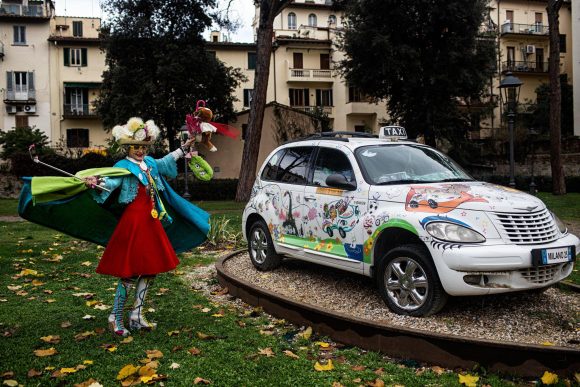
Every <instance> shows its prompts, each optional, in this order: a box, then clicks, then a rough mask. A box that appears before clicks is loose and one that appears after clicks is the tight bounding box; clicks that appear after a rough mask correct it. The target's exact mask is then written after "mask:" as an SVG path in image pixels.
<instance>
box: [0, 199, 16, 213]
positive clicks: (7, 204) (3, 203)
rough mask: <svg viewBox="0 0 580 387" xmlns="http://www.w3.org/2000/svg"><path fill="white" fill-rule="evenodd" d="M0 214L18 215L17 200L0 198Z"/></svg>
mask: <svg viewBox="0 0 580 387" xmlns="http://www.w3.org/2000/svg"><path fill="white" fill-rule="evenodd" d="M0 216H18V200H16V199H0Z"/></svg>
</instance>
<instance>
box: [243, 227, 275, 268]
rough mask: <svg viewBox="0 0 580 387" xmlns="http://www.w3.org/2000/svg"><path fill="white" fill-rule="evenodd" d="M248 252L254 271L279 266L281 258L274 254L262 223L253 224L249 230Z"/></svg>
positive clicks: (266, 229) (268, 232)
mask: <svg viewBox="0 0 580 387" xmlns="http://www.w3.org/2000/svg"><path fill="white" fill-rule="evenodd" d="M248 239H249V240H248V252H249V253H250V259H251V260H252V264H253V265H254V267H256V269H258V270H262V271H266V270H272V269H275V268H277V267H278V266H280V263H281V262H282V257H281V256H280V255H278V254H277V253H276V250H275V249H274V244H273V243H272V237H271V236H270V231H269V230H268V227H267V226H266V223H264V222H263V221H258V222H255V223H254V224H253V225H252V227H251V228H250V236H249V238H248Z"/></svg>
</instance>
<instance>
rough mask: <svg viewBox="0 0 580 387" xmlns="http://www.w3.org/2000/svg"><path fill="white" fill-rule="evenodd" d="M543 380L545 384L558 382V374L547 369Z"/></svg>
mask: <svg viewBox="0 0 580 387" xmlns="http://www.w3.org/2000/svg"><path fill="white" fill-rule="evenodd" d="M541 380H542V383H544V384H556V383H558V375H556V374H553V373H551V372H548V371H545V372H544V375H543V376H542V378H541Z"/></svg>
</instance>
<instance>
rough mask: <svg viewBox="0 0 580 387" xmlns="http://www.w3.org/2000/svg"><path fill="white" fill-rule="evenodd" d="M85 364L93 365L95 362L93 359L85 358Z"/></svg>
mask: <svg viewBox="0 0 580 387" xmlns="http://www.w3.org/2000/svg"><path fill="white" fill-rule="evenodd" d="M83 364H87V365H91V364H93V361H92V360H84V361H83Z"/></svg>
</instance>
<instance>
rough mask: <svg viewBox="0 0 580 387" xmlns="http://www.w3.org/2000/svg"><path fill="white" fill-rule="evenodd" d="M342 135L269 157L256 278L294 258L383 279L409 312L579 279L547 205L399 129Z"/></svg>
mask: <svg viewBox="0 0 580 387" xmlns="http://www.w3.org/2000/svg"><path fill="white" fill-rule="evenodd" d="M343 134H345V132H342V133H341V132H330V133H324V134H322V135H315V136H311V137H308V138H305V139H302V140H298V141H292V142H289V143H286V144H284V145H282V146H280V147H278V148H277V149H275V150H274V151H273V152H272V153H271V154H270V155H269V156H268V158H267V159H266V161H265V163H264V165H263V166H262V168H261V169H260V171H259V173H258V177H257V178H256V182H255V184H254V187H253V189H252V195H251V199H250V201H249V202H248V204H247V205H246V208H245V210H244V214H243V222H242V227H243V232H244V236H245V238H246V239H247V240H248V250H249V254H250V258H251V260H252V263H253V265H254V266H255V267H256V268H257V269H258V270H272V269H274V268H276V267H277V266H279V265H280V263H281V260H282V258H283V257H284V256H288V257H292V258H297V259H301V260H305V261H310V262H314V263H317V264H320V265H325V266H331V267H335V268H339V269H343V270H348V271H350V272H354V273H358V274H363V275H366V276H369V277H373V278H375V279H376V282H377V285H378V290H379V293H380V295H381V297H382V298H383V300H384V301H385V302H386V304H387V305H388V307H389V308H390V309H391V310H392V311H393V312H395V313H398V314H403V315H411V316H428V315H431V314H434V313H437V312H438V311H439V310H441V308H443V306H444V305H445V302H446V301H447V296H448V295H452V296H467V295H484V294H495V293H504V292H514V291H522V290H539V291H541V290H543V289H545V288H547V287H549V286H551V285H553V284H555V283H556V282H558V281H561V280H562V279H564V278H566V277H567V276H568V275H569V274H570V273H571V272H572V268H573V266H574V261H575V258H576V252H577V251H578V249H579V248H580V241H579V240H578V238H577V237H576V236H574V235H572V234H569V233H568V232H567V230H566V226H565V225H564V224H563V223H562V222H561V221H560V220H559V219H558V218H557V217H556V215H554V214H553V213H552V212H550V211H549V210H548V209H547V208H546V206H545V204H544V203H543V202H542V201H541V200H539V199H538V198H536V197H534V196H531V195H528V194H526V193H524V192H520V191H517V190H515V189H511V188H507V187H503V186H499V185H494V184H489V183H485V182H480V181H476V180H474V179H473V178H472V177H470V176H469V175H468V174H467V173H466V172H464V171H463V170H462V169H461V168H460V167H459V166H458V165H457V164H455V163H454V162H453V161H452V160H451V159H449V158H448V157H447V156H445V155H444V154H442V153H440V152H439V151H437V150H435V149H433V148H431V147H429V146H426V145H421V144H418V143H415V142H411V141H407V140H406V132H405V129H404V128H401V127H383V128H381V135H380V136H379V138H373V137H371V136H368V137H366V136H360V135H357V134H355V133H352V132H349V133H348V134H349V135H350V136H351V137H349V138H348V137H344V136H341V135H343Z"/></svg>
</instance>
